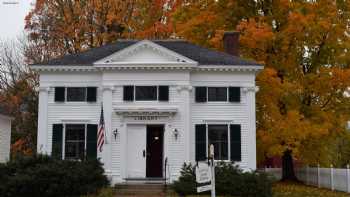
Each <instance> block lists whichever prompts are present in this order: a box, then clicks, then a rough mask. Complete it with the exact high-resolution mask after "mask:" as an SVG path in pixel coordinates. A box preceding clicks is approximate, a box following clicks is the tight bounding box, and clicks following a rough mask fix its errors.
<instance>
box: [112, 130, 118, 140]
mask: <svg viewBox="0 0 350 197" xmlns="http://www.w3.org/2000/svg"><path fill="white" fill-rule="evenodd" d="M113 135H114V140H117V135H118V129H115V130H114V131H113Z"/></svg>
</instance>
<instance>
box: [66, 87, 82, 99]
mask: <svg viewBox="0 0 350 197" xmlns="http://www.w3.org/2000/svg"><path fill="white" fill-rule="evenodd" d="M67 101H69V102H79V101H80V102H82V101H86V88H83V87H68V88H67Z"/></svg>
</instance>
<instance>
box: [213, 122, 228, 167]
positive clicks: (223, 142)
mask: <svg viewBox="0 0 350 197" xmlns="http://www.w3.org/2000/svg"><path fill="white" fill-rule="evenodd" d="M208 138H209V145H210V144H213V145H214V159H216V160H227V159H228V136H227V125H208Z"/></svg>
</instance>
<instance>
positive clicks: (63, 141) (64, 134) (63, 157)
mask: <svg viewBox="0 0 350 197" xmlns="http://www.w3.org/2000/svg"><path fill="white" fill-rule="evenodd" d="M66 125H84V129H85V131H84V137H85V139H84V156H86V154H87V152H86V148H87V125H88V123H63V133H62V155H61V156H62V160H65V159H66V132H67V131H66ZM69 160H75V159H69Z"/></svg>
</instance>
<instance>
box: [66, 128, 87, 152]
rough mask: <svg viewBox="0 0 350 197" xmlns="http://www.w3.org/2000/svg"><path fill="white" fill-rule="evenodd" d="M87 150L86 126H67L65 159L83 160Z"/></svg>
mask: <svg viewBox="0 0 350 197" xmlns="http://www.w3.org/2000/svg"><path fill="white" fill-rule="evenodd" d="M84 149H85V125H81V124H68V125H66V140H65V158H66V159H83V158H84Z"/></svg>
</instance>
